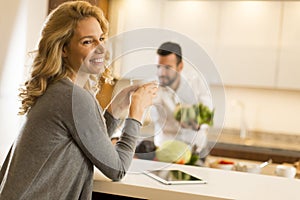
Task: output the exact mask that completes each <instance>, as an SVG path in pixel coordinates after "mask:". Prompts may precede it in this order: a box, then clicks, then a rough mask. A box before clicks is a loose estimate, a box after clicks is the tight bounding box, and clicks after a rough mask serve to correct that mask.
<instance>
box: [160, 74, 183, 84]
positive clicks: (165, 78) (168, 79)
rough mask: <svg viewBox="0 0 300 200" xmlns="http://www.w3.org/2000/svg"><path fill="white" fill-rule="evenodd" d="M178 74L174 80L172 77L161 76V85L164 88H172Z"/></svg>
mask: <svg viewBox="0 0 300 200" xmlns="http://www.w3.org/2000/svg"><path fill="white" fill-rule="evenodd" d="M177 76H178V73H176V76H175V77H173V78H172V79H170V77H167V76H159V77H158V78H159V85H160V86H162V87H167V86H169V87H170V86H171V85H172V84H173V83H174V82H175V81H176V79H177ZM161 79H163V80H167V81H161Z"/></svg>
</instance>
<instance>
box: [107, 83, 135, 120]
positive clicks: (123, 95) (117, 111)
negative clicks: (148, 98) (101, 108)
mask: <svg viewBox="0 0 300 200" xmlns="http://www.w3.org/2000/svg"><path fill="white" fill-rule="evenodd" d="M138 87H139V86H137V85H133V86H129V87H126V88H124V89H122V90H121V91H120V92H119V93H118V94H117V95H116V96H115V97H114V98H113V99H112V101H111V103H110V104H109V106H108V108H107V111H108V112H109V113H110V114H111V115H112V116H114V117H115V118H117V119H119V118H120V117H121V116H122V113H123V112H124V111H128V109H129V105H130V97H131V94H132V93H133V92H134V91H136V90H137V89H138Z"/></svg>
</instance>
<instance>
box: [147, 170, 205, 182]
mask: <svg viewBox="0 0 300 200" xmlns="http://www.w3.org/2000/svg"><path fill="white" fill-rule="evenodd" d="M144 173H145V174H146V175H148V176H150V177H151V178H154V179H155V180H157V181H159V182H161V183H163V184H166V185H178V184H199V183H201V184H205V183H207V182H206V181H205V180H203V179H201V178H198V177H195V176H193V175H191V174H189V173H187V172H183V171H181V170H154V171H145V172H144Z"/></svg>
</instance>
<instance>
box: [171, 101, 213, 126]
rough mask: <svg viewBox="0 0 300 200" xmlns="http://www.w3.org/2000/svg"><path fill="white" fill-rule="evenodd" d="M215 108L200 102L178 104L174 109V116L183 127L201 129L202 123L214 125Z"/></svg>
mask: <svg viewBox="0 0 300 200" xmlns="http://www.w3.org/2000/svg"><path fill="white" fill-rule="evenodd" d="M213 117H214V109H213V110H211V109H210V108H209V107H208V106H206V105H204V104H202V103H198V104H194V105H182V104H178V105H177V106H176V108H175V111H174V118H175V119H176V120H177V121H178V122H179V123H180V124H181V126H182V127H183V128H191V129H194V130H198V129H200V127H201V125H203V124H207V125H209V126H212V125H213Z"/></svg>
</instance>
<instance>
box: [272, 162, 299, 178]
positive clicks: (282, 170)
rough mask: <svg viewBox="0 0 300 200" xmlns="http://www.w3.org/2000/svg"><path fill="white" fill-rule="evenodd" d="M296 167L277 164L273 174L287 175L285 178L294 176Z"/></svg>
mask: <svg viewBox="0 0 300 200" xmlns="http://www.w3.org/2000/svg"><path fill="white" fill-rule="evenodd" d="M296 172H297V170H296V168H295V167H292V166H287V165H277V167H276V169H275V174H276V175H277V176H282V177H287V178H294V177H295V175H296Z"/></svg>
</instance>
